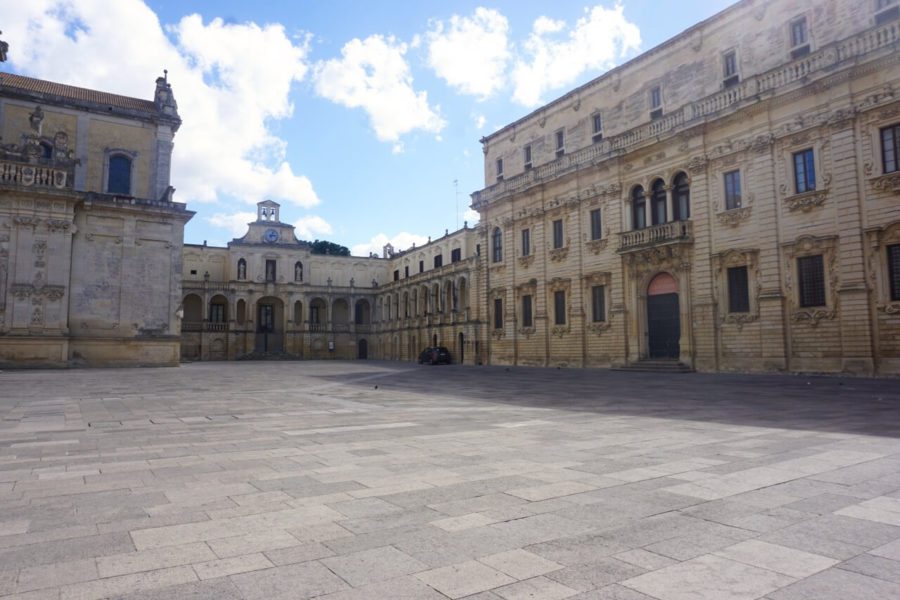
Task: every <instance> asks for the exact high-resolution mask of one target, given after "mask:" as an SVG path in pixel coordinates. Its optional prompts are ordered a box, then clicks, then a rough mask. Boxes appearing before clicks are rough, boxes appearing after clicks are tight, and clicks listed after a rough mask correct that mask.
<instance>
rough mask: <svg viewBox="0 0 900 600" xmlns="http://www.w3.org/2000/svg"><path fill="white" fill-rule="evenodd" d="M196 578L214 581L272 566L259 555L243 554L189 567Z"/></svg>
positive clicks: (266, 559)
mask: <svg viewBox="0 0 900 600" xmlns="http://www.w3.org/2000/svg"><path fill="white" fill-rule="evenodd" d="M191 566H192V567H194V572H195V573H196V574H197V577H199V578H200V579H201V580H202V579H215V578H216V577H225V576H227V575H234V574H236V573H248V572H250V571H259V570H261V569H268V568H269V567H272V566H274V565H273V564H272V562H271V561H270V560H269V559H268V558H266V557H265V556H264V555H263V554H261V553H256V554H245V555H243V556H234V557H231V558H221V559H217V560H211V561H207V562H202V563H195V564H193V565H191Z"/></svg>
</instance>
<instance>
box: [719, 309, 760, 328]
mask: <svg viewBox="0 0 900 600" xmlns="http://www.w3.org/2000/svg"><path fill="white" fill-rule="evenodd" d="M758 320H759V315H753V314H750V313H728V314H727V315H725V317H724V318H723V319H722V322H723V323H731V324H733V325H736V326H737V330H738V331H743V330H744V325H746V324H747V323H752V322H754V321H758Z"/></svg>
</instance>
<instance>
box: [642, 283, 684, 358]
mask: <svg viewBox="0 0 900 600" xmlns="http://www.w3.org/2000/svg"><path fill="white" fill-rule="evenodd" d="M647 334H648V335H647V337H648V345H649V348H648V350H649V356H650V358H678V355H679V353H680V351H681V345H680V341H681V319H680V318H679V315H678V294H674V293H672V294H659V295H656V296H648V297H647Z"/></svg>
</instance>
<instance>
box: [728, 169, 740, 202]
mask: <svg viewBox="0 0 900 600" xmlns="http://www.w3.org/2000/svg"><path fill="white" fill-rule="evenodd" d="M740 207H741V172H740V171H729V172H728V173H725V209H726V210H731V209H733V208H740Z"/></svg>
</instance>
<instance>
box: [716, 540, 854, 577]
mask: <svg viewBox="0 0 900 600" xmlns="http://www.w3.org/2000/svg"><path fill="white" fill-rule="evenodd" d="M715 554H716V556H721V557H723V558H728V559H731V560H736V561H739V562H742V563H744V564H748V565H753V566H754V567H761V568H763V569H769V570H770V571H775V572H776V573H783V574H784V575H789V576H791V577H795V578H797V579H803V578H804V577H809V576H810V575H813V574H814V573H818V572H819V571H824V570H825V569H827V568H829V567H832V566H834V565H836V564H837V563H838V562H839V561H838V560H836V559H833V558H828V557H826V556H822V555H819V554H812V553H809V552H802V551H800V550H797V549H796V548H787V547H785V546H779V545H776V544H770V543H768V542H761V541H759V540H747V541H746V542H740V543H738V544H735V545H733V546H729V547H727V548H723V549H721V550H719V551H718V552H716V553H715Z"/></svg>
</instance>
